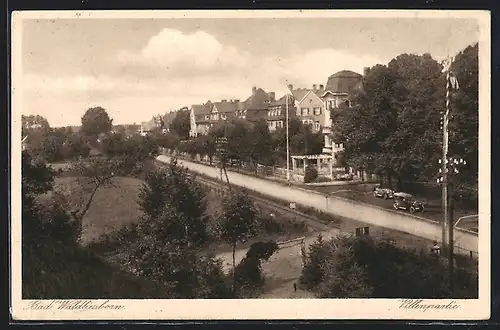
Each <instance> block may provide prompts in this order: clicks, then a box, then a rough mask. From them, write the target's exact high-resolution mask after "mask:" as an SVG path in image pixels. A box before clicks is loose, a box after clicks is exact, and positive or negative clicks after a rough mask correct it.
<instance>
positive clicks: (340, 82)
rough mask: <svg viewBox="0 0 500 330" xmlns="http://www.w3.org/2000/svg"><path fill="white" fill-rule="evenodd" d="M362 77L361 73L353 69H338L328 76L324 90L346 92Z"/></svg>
mask: <svg viewBox="0 0 500 330" xmlns="http://www.w3.org/2000/svg"><path fill="white" fill-rule="evenodd" d="M362 78H363V76H362V75H360V74H359V73H356V72H353V71H349V70H343V71H339V72H337V73H334V74H332V75H331V76H330V77H328V81H327V83H326V87H325V92H332V93H346V94H347V93H349V92H350V91H351V90H352V89H353V88H355V87H356V86H357V85H358V84H359V83H360V82H361V80H362ZM323 94H324V93H323Z"/></svg>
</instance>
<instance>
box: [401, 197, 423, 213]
mask: <svg viewBox="0 0 500 330" xmlns="http://www.w3.org/2000/svg"><path fill="white" fill-rule="evenodd" d="M393 207H394V209H395V210H407V211H410V213H415V212H422V211H423V210H424V204H423V203H422V202H420V201H418V200H416V199H415V198H414V197H413V196H412V195H410V194H407V193H403V192H396V193H394V204H393Z"/></svg>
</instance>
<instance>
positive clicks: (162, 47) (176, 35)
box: [118, 29, 250, 72]
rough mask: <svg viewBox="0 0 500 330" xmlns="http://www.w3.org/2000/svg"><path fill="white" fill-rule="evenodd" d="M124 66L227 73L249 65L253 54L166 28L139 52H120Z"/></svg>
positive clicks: (206, 36) (197, 34) (209, 37)
mask: <svg viewBox="0 0 500 330" xmlns="http://www.w3.org/2000/svg"><path fill="white" fill-rule="evenodd" d="M118 60H119V62H120V63H122V64H124V65H127V64H134V65H139V66H145V67H150V68H151V67H153V68H163V69H168V70H170V72H172V71H177V72H179V71H186V70H188V71H193V70H197V71H199V72H200V71H201V72H207V71H208V72H210V71H214V70H227V69H234V68H243V67H245V66H246V65H248V62H249V60H250V56H249V54H247V53H245V52H241V51H239V50H237V49H236V48H234V47H231V46H227V45H223V44H221V43H220V42H219V41H218V40H217V39H216V38H215V37H213V36H212V35H210V34H208V33H206V32H204V31H196V32H194V33H191V34H185V33H183V32H181V31H178V30H174V29H163V30H161V31H160V32H159V33H158V34H156V35H155V36H153V37H151V38H150V39H149V41H148V43H147V44H146V46H145V47H144V48H142V49H141V50H140V52H138V53H129V52H120V53H119V54H118Z"/></svg>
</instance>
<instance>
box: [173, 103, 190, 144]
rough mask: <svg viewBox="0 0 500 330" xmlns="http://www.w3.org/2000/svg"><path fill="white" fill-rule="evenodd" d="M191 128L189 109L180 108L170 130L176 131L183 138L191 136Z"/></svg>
mask: <svg viewBox="0 0 500 330" xmlns="http://www.w3.org/2000/svg"><path fill="white" fill-rule="evenodd" d="M190 129H191V117H190V114H189V110H182V109H181V110H179V111H177V112H176V114H175V117H174V120H173V121H172V123H171V124H170V130H171V131H173V132H175V133H176V134H177V135H178V136H179V137H180V139H181V140H187V139H188V138H189V131H190Z"/></svg>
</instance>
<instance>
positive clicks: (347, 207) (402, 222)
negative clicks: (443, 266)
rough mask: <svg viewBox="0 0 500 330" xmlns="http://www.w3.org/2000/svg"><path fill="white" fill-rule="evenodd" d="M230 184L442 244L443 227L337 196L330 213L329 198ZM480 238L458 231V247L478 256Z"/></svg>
mask: <svg viewBox="0 0 500 330" xmlns="http://www.w3.org/2000/svg"><path fill="white" fill-rule="evenodd" d="M157 160H158V161H161V162H169V161H170V157H169V156H165V155H160V156H158V158H157ZM179 163H180V164H181V165H183V166H185V167H187V168H188V169H189V170H192V171H195V172H198V173H202V174H205V175H208V176H210V177H213V178H220V174H219V171H218V169H217V168H215V167H210V166H206V165H202V164H196V163H193V162H189V161H185V160H179ZM228 177H229V180H230V181H231V182H232V183H233V184H235V185H237V186H241V187H245V188H248V189H251V190H254V191H259V192H260V193H263V194H266V195H269V196H272V197H275V198H282V199H286V200H288V201H290V202H297V203H300V204H303V205H305V206H310V207H314V208H317V209H319V210H322V211H325V212H328V213H331V214H334V215H338V216H341V217H344V218H348V219H353V220H356V221H361V222H364V223H367V224H374V225H378V226H381V227H386V228H390V229H393V230H398V231H402V232H407V233H410V234H412V235H415V236H418V237H423V238H427V239H430V240H438V241H440V240H441V227H440V226H439V224H437V223H435V222H431V221H428V220H426V219H423V218H418V217H414V216H410V215H406V214H404V213H399V212H392V211H390V210H384V209H381V208H377V207H375V206H370V205H365V204H360V203H357V202H355V201H350V200H346V199H341V198H339V197H336V196H330V197H329V198H328V210H327V203H326V198H325V196H324V195H320V194H317V193H314V192H309V191H305V190H301V189H298V188H296V187H290V186H286V185H284V184H280V183H277V182H273V181H268V180H263V179H259V178H255V177H250V176H247V175H243V174H240V173H234V172H228ZM477 242H478V240H477V235H474V234H471V233H467V232H464V231H460V230H456V231H455V245H456V246H458V247H460V248H462V249H465V250H470V251H474V252H478V243H477Z"/></svg>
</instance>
